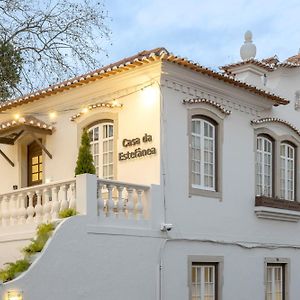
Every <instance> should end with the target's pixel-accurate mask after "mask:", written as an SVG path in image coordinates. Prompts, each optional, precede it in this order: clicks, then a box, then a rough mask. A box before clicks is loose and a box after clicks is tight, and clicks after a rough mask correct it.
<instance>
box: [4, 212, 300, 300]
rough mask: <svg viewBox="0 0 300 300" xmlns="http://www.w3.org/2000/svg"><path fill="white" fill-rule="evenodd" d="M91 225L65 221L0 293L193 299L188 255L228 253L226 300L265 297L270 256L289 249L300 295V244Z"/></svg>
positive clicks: (293, 284) (80, 219)
mask: <svg viewBox="0 0 300 300" xmlns="http://www.w3.org/2000/svg"><path fill="white" fill-rule="evenodd" d="M87 225H88V223H87V217H85V216H77V217H73V218H71V219H68V220H67V221H66V222H64V223H63V224H62V225H61V226H60V228H59V229H58V230H57V231H56V233H55V235H54V237H53V238H52V239H51V240H50V242H49V243H48V244H47V247H46V248H45V250H44V251H43V253H42V255H41V256H40V258H38V260H37V261H36V262H35V263H34V264H33V265H32V266H31V268H30V269H29V270H28V271H27V272H26V273H24V274H23V275H21V276H20V277H19V278H17V279H15V280H14V281H12V282H10V283H6V284H4V285H2V286H0V296H2V297H4V296H5V293H6V292H7V291H9V290H19V291H23V297H24V298H23V299H31V300H39V299H45V300H48V299H49V300H52V299H57V300H74V299H75V300H77V299H78V300H79V299H95V298H96V299H105V300H115V299H120V298H122V299H132V300H140V299H146V300H147V299H149V300H153V299H161V300H166V299H168V300H169V299H172V300H177V299H178V300H188V292H189V289H188V256H189V255H205V256H223V258H224V271H223V286H222V299H223V300H231V299H245V300H248V299H249V300H252V299H262V298H263V297H264V258H266V257H283V258H287V257H288V258H290V284H289V292H290V298H289V299H290V300H296V299H298V298H297V297H298V295H299V293H300V286H299V284H298V281H297V278H298V270H299V267H300V252H299V250H298V251H296V250H295V249H290V248H285V249H259V248H254V249H247V248H244V247H241V246H238V245H233V244H228V245H225V244H224V243H218V242H207V241H206V242H204V241H201V240H192V241H189V240H172V241H170V240H168V241H167V240H166V239H163V238H158V235H157V236H156V235H155V234H154V233H152V235H150V236H147V237H141V236H140V234H139V232H138V231H135V230H134V229H131V232H130V235H119V234H117V235H114V234H111V235H109V234H105V233H102V234H101V233H98V234H92V233H87V231H86V228H87ZM128 232H129V231H127V233H128ZM135 234H136V235H137V236H134V235H135ZM166 237H167V236H166ZM160 261H161V266H162V268H161V276H159V271H158V270H159V268H158V266H159V262H160ZM160 287H161V289H160ZM160 291H161V298H160V297H159V294H160ZM2 299H3V298H2ZM4 299H5V298H4Z"/></svg>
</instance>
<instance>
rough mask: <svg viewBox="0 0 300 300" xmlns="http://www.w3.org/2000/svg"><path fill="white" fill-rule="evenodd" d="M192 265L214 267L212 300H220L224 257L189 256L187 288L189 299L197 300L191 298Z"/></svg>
mask: <svg viewBox="0 0 300 300" xmlns="http://www.w3.org/2000/svg"><path fill="white" fill-rule="evenodd" d="M194 264H199V266H201V265H203V266H205V265H210V264H211V265H214V266H215V276H214V277H215V284H216V286H215V288H216V289H215V296H214V298H211V299H214V300H222V286H223V268H224V257H223V256H205V255H189V256H188V286H189V299H190V300H192V299H197V298H194V297H192V296H193V294H192V268H193V265H194Z"/></svg>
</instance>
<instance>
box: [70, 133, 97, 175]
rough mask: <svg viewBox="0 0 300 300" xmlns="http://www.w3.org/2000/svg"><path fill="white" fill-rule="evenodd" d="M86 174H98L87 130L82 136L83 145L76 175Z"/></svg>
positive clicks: (79, 153)
mask: <svg viewBox="0 0 300 300" xmlns="http://www.w3.org/2000/svg"><path fill="white" fill-rule="evenodd" d="M85 173H88V174H96V169H95V166H94V159H93V155H92V152H91V145H90V137H89V134H88V132H87V131H86V130H84V131H83V133H82V136H81V145H80V148H79V152H78V158H77V162H76V168H75V175H79V174H85Z"/></svg>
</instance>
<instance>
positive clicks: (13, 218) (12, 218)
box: [10, 194, 18, 225]
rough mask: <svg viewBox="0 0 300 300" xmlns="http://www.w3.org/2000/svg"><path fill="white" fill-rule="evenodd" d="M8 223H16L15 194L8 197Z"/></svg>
mask: <svg viewBox="0 0 300 300" xmlns="http://www.w3.org/2000/svg"><path fill="white" fill-rule="evenodd" d="M10 207H11V209H10V224H11V225H13V224H17V223H18V198H17V195H15V194H13V195H11V197H10Z"/></svg>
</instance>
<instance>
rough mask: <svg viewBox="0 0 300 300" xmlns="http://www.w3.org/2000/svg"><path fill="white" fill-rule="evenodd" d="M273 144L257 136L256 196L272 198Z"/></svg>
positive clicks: (267, 139)
mask: <svg viewBox="0 0 300 300" xmlns="http://www.w3.org/2000/svg"><path fill="white" fill-rule="evenodd" d="M272 182H273V143H272V141H271V140H270V139H269V138H267V137H265V136H258V137H257V142H256V195H257V196H267V197H271V196H272Z"/></svg>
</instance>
